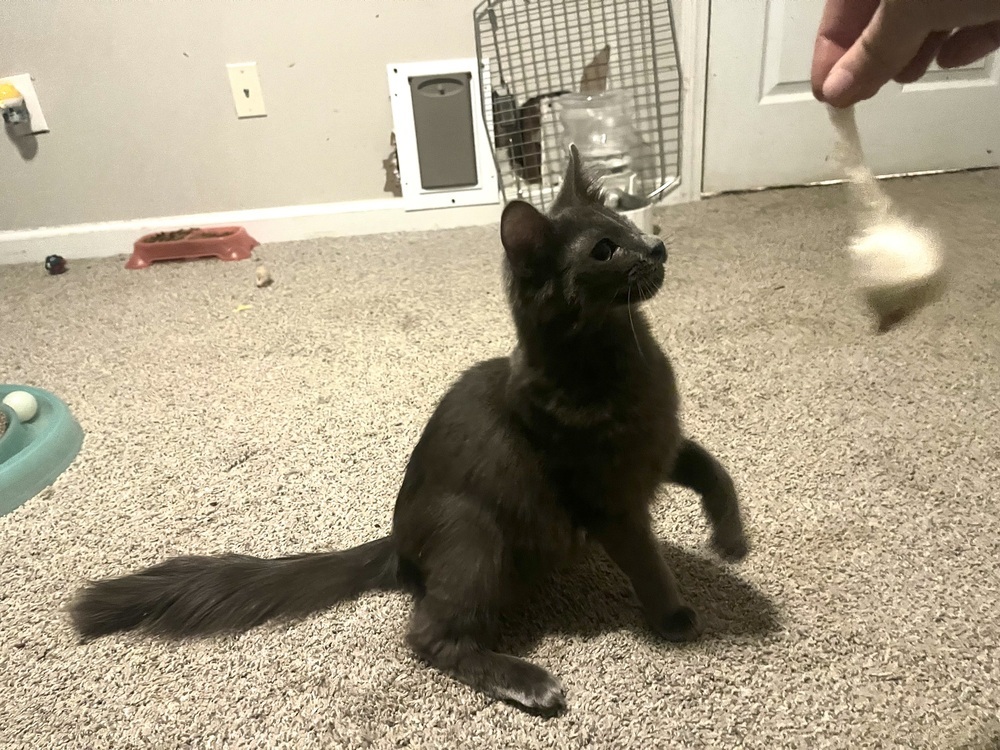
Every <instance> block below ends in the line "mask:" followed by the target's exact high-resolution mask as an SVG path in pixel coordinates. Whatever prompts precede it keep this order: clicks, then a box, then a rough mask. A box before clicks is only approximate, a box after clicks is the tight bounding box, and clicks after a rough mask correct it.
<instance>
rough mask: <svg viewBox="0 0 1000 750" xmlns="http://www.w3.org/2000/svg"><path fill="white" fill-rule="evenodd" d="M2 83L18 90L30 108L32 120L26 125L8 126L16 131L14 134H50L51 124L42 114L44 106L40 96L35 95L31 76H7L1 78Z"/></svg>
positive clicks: (26, 74) (24, 74)
mask: <svg viewBox="0 0 1000 750" xmlns="http://www.w3.org/2000/svg"><path fill="white" fill-rule="evenodd" d="M0 83H9V84H10V85H11V86H13V87H14V88H16V89H17V90H18V92H19V93H20V94H21V96H22V97H24V105H25V106H26V107H27V108H28V113H29V114H30V115H31V119H30V120H29V121H28V122H26V123H18V124H16V125H10V126H8V127H10V129H11V130H13V131H14V134H15V135H32V134H34V133H48V132H49V123H48V122H46V120H45V115H44V114H42V105H41V104H40V103H39V101H38V94H37V93H35V84H34V83H32V81H31V75H29V74H28V73H22V74H20V75H16V76H7V77H6V78H0ZM0 129H2V126H0Z"/></svg>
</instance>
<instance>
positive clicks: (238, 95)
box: [226, 62, 267, 118]
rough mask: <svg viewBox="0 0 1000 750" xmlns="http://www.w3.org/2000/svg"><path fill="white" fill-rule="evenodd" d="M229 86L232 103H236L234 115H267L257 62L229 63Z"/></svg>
mask: <svg viewBox="0 0 1000 750" xmlns="http://www.w3.org/2000/svg"><path fill="white" fill-rule="evenodd" d="M226 70H227V71H228V72H229V87H230V88H231V89H232V92H233V104H235V105H236V116H237V117H239V118H243V117H267V110H266V109H265V108H264V92H263V90H261V87H260V76H258V75H257V63H255V62H249V63H229V64H228V65H226Z"/></svg>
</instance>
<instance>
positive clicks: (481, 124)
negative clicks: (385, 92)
mask: <svg viewBox="0 0 1000 750" xmlns="http://www.w3.org/2000/svg"><path fill="white" fill-rule="evenodd" d="M386 73H387V75H388V77H389V98H390V100H391V104H392V120H393V129H394V132H395V133H396V156H397V159H398V162H399V181H400V184H401V186H402V190H403V202H404V207H405V208H406V210H407V211H417V210H424V209H430V208H450V207H452V206H479V205H487V204H496V203H499V202H500V188H499V184H498V183H497V169H496V163H495V162H494V160H493V149H492V147H491V145H490V135H489V133H490V130H489V129H488V124H489V126H490V127H491V126H492V122H491V118H492V112H491V111H490V110H491V109H492V108H491V107H489V106H487V107H486V111H485V112H484V111H483V110H484V108H483V107H482V105H481V103H482V102H483V100H484V99H483V97H482V95H481V93H480V80H483V81H489V80H490V78H489V71H488V70H487V69H486V65H485V64H484V65H483V70H482V77H481V78H480V65H479V61H478V60H477V59H476V58H474V57H470V58H458V59H453V60H432V61H428V62H410V63H390V64H389V65H387V66H386ZM464 73H468V74H470V76H471V80H470V84H469V85H470V91H469V93H470V99H471V108H472V131H473V143H474V146H475V159H476V176H477V183H476V184H475V185H471V186H469V187H461V188H449V189H438V190H428V189H425V188H424V187H423V185H422V184H421V179H420V160H419V154H418V149H417V133H416V127H415V125H414V117H413V99H412V95H411V90H410V79H411V78H417V77H420V76H434V75H440V76H450V75H459V74H464ZM489 100H490V97H486V101H487V102H488V101H489Z"/></svg>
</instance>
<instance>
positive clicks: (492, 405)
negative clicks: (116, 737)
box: [72, 148, 747, 715]
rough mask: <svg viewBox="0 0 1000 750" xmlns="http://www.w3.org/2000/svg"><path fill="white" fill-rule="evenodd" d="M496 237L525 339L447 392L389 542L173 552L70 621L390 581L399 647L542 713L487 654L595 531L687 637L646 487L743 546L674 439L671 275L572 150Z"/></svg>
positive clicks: (688, 621)
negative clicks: (658, 330)
mask: <svg viewBox="0 0 1000 750" xmlns="http://www.w3.org/2000/svg"><path fill="white" fill-rule="evenodd" d="M500 236H501V241H502V244H503V247H504V250H505V251H506V263H505V268H506V280H507V289H508V296H509V300H510V307H511V311H512V313H513V318H514V323H515V325H516V328H517V346H516V347H515V348H514V351H513V353H512V354H511V355H510V357H509V358H504V359H494V360H490V361H486V362H481V363H480V364H478V365H475V366H473V367H472V368H470V369H469V370H468V371H466V372H465V373H464V374H463V375H462V376H461V377H460V378H459V380H458V381H457V382H456V383H455V384H454V385H453V386H452V387H451V389H450V390H449V391H448V392H447V394H446V395H445V396H444V398H443V399H442V401H441V402H440V404H439V405H438V407H437V409H436V411H435V412H434V414H433V416H432V417H431V418H430V421H429V422H428V423H427V426H426V428H425V429H424V433H423V435H422V437H421V438H420V440H419V442H418V443H417V445H416V448H415V449H414V451H413V454H412V456H411V457H410V460H409V463H408V465H407V468H406V473H405V476H404V478H403V484H402V487H401V489H400V491H399V496H398V498H397V501H396V509H395V514H394V517H393V528H392V533H391V534H390V535H389V536H387V537H385V538H382V539H378V540H375V541H372V542H368V543H367V544H364V545H362V546H360V547H356V548H354V549H350V550H346V551H337V552H326V553H316V554H304V555H297V556H293V557H284V558H280V559H273V560H263V559H259V558H254V557H247V556H240V555H229V556H224V557H183V558H177V559H172V560H167V561H166V562H163V563H160V564H159V565H156V566H154V567H151V568H148V569H145V570H142V571H139V572H137V573H134V574H132V575H127V576H124V577H121V578H114V579H108V580H103V581H97V582H93V583H91V584H90V585H89V586H88V587H86V588H85V589H83V590H82V591H81V592H80V595H79V596H78V598H77V599H76V601H75V602H74V603H73V605H72V616H73V621H74V624H75V626H76V628H77V630H78V631H79V632H80V633H81V634H82V635H83V636H84V637H85V638H93V637H97V636H101V635H104V634H107V633H112V632H114V631H119V630H129V629H133V628H140V627H141V628H145V629H147V630H149V631H152V632H155V633H160V634H165V635H172V636H186V635H193V634H200V633H209V632H217V631H223V630H232V629H245V628H250V627H253V626H255V625H258V624H260V623H262V622H264V621H265V620H268V619H270V618H273V617H279V616H282V617H289V616H292V617H298V616H303V615H305V614H307V613H310V612H314V611H316V610H319V609H321V608H324V607H328V606H330V605H332V604H334V603H335V602H339V601H342V600H344V599H347V598H350V597H354V596H356V595H358V594H360V593H362V592H364V591H366V590H372V589H397V588H401V589H405V590H407V591H409V592H411V593H412V595H413V597H414V606H413V614H412V619H411V622H410V627H409V634H408V636H407V641H408V643H409V645H410V646H411V647H412V648H413V650H414V651H415V652H416V654H417V655H418V656H419V657H420V658H421V659H423V660H424V661H426V662H427V663H429V664H430V665H432V666H434V667H436V668H438V669H440V670H443V671H444V672H446V673H448V674H450V675H452V676H454V677H455V678H457V679H458V680H461V681H462V682H464V683H467V684H469V685H471V686H472V687H474V688H476V689H477V690H480V691H482V692H484V693H487V694H489V695H491V696H494V697H496V698H499V699H503V700H506V701H509V702H512V703H514V704H516V705H518V706H520V707H521V708H524V709H526V710H529V711H532V712H535V713H539V714H542V715H553V714H556V713H559V712H560V711H561V710H562V709H564V708H565V705H566V704H565V696H564V692H563V688H562V685H561V684H560V683H559V681H558V680H557V679H556V678H555V677H553V676H552V675H551V674H549V673H548V672H547V671H545V670H544V669H542V668H541V667H538V666H536V665H534V664H532V663H530V662H527V661H524V660H522V659H518V658H515V657H513V656H509V655H506V654H502V653H498V652H497V651H495V650H494V649H495V646H496V644H497V642H498V636H499V633H498V630H499V623H500V616H501V613H502V612H504V611H506V610H508V608H511V607H517V606H518V603H519V602H521V601H523V599H524V594H525V592H526V590H527V589H528V588H529V587H532V586H535V585H536V584H537V583H538V582H539V581H540V580H541V579H542V578H544V577H545V576H546V575H548V574H550V573H551V572H553V571H554V570H555V569H556V568H558V567H559V566H561V565H563V564H564V563H566V562H568V561H569V560H570V559H571V557H572V554H573V552H574V550H575V549H576V548H577V547H578V545H579V543H580V541H581V540H582V539H583V538H585V537H589V538H591V539H593V540H596V541H597V542H598V543H600V544H601V545H602V546H603V547H604V549H605V550H606V551H607V553H608V555H609V556H610V557H611V559H612V560H613V561H614V562H615V563H617V565H619V566H620V567H621V569H622V570H623V571H624V573H625V574H626V575H627V576H628V578H629V579H630V580H631V582H632V586H633V588H634V589H635V593H636V595H637V597H638V599H639V601H640V603H641V604H642V607H643V610H644V612H645V614H646V617H647V618H648V620H649V624H650V626H651V627H652V629H653V630H654V631H655V632H657V633H658V634H660V635H661V636H662V637H664V638H667V639H670V640H674V641H686V640H690V639H693V638H695V637H697V636H698V635H699V633H700V632H701V626H700V624H699V619H698V616H697V615H696V613H695V612H694V611H693V610H692V609H691V608H690V607H689V606H687V604H685V602H684V598H683V597H682V596H681V593H680V592H679V591H678V589H677V583H676V582H675V580H674V576H673V574H672V573H671V571H670V569H669V568H668V567H667V565H666V563H665V562H664V560H663V559H662V557H661V555H660V553H659V551H658V548H657V541H656V539H655V538H654V536H653V534H652V532H651V529H650V516H649V505H650V503H651V502H652V500H653V499H654V495H655V493H656V491H657V488H658V487H659V486H660V484H661V483H662V482H665V481H666V482H674V483H676V484H679V485H683V486H685V487H689V488H691V489H693V490H695V491H696V492H698V493H699V494H700V495H701V498H702V504H703V507H704V510H705V513H706V515H707V516H708V519H709V521H710V522H711V525H712V528H713V534H712V542H713V545H714V547H715V549H716V550H717V551H718V553H719V554H720V555H721V556H722V557H724V558H726V559H728V560H739V559H741V558H742V557H743V556H744V555H745V554H746V553H747V542H746V539H745V537H744V533H743V523H742V521H741V518H740V509H739V504H738V501H737V495H736V492H735V490H734V487H733V482H732V480H731V479H730V477H729V475H728V474H727V472H726V470H725V469H724V468H723V467H722V466H721V465H720V464H719V462H718V461H717V460H716V459H715V458H713V457H712V456H711V455H710V454H709V453H708V452H707V451H706V450H705V449H704V448H702V447H701V446H699V445H698V444H697V443H695V442H694V441H692V440H690V439H686V438H685V437H684V436H683V434H682V432H681V428H680V423H679V418H678V396H677V390H676V386H675V382H674V375H673V372H672V370H671V367H670V363H669V362H668V360H667V358H666V356H665V355H664V354H663V352H662V351H661V349H660V348H659V346H658V345H657V343H656V342H655V341H654V339H653V337H652V335H651V334H650V332H649V328H648V326H647V323H646V320H645V318H644V316H643V314H642V313H641V312H640V311H639V310H638V309H637V305H638V303H640V302H642V301H643V300H647V299H649V298H650V297H652V296H653V295H654V294H656V292H657V291H658V290H659V288H660V286H661V285H662V283H663V276H664V262H665V261H666V258H667V252H666V248H665V247H664V244H663V242H662V241H660V240H659V239H658V238H656V237H650V236H644V235H642V234H641V233H640V232H639V230H638V229H637V228H636V227H635V226H634V225H633V224H631V223H630V222H628V221H626V220H625V219H623V218H622V217H621V216H620V215H619V214H617V213H615V212H614V211H612V210H610V209H608V208H605V207H604V206H603V205H602V204H601V203H600V201H599V200H598V198H597V195H596V190H595V188H594V186H593V183H592V182H591V181H590V180H588V179H587V178H586V177H585V176H584V175H583V174H582V172H581V168H580V162H579V155H578V153H577V151H576V149H575V148H571V149H570V155H569V167H568V169H567V172H566V176H565V179H564V181H563V186H562V188H561V190H560V193H559V196H558V197H557V199H556V201H555V202H554V204H553V206H552V208H551V210H550V211H549V213H548V214H547V215H546V214H542V213H540V212H538V211H537V210H536V209H535V208H533V207H532V206H531V205H529V204H527V203H524V202H520V201H514V202H511V203H510V204H508V205H507V207H506V208H505V210H504V212H503V217H502V219H501V226H500Z"/></svg>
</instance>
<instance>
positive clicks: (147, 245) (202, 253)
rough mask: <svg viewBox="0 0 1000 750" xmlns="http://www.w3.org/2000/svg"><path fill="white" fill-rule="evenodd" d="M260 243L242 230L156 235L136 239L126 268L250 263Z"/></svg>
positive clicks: (228, 229) (183, 230)
mask: <svg viewBox="0 0 1000 750" xmlns="http://www.w3.org/2000/svg"><path fill="white" fill-rule="evenodd" d="M259 244H260V243H259V242H257V240H255V239H254V238H253V237H251V236H250V235H249V234H247V230H246V229H244V228H243V227H212V228H211V229H177V230H174V231H171V232H156V233H155V234H147V235H146V236H144V237H140V238H139V239H138V240H136V242H135V244H134V245H133V246H132V255H131V256H130V257H129V259H128V261H126V263H125V268H133V269H135V268H146V267H147V266H148V265H149V264H151V263H156V262H157V261H161V260H194V259H195V258H218V259H219V260H247V259H248V258H249V257H250V251H251V250H253V249H254V248H255V247H257V246H258V245H259Z"/></svg>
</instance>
